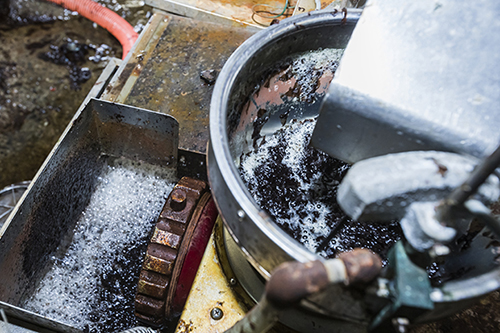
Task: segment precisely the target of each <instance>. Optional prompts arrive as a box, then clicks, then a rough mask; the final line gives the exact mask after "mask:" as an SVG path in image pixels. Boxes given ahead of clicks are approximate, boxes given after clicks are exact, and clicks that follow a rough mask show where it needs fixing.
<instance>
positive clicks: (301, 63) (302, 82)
mask: <svg viewBox="0 0 500 333" xmlns="http://www.w3.org/2000/svg"><path fill="white" fill-rule="evenodd" d="M343 54H344V49H332V48H328V49H321V50H313V51H308V52H304V53H300V54H298V55H296V57H295V58H294V59H293V62H292V65H291V72H292V75H293V77H294V78H295V79H296V80H297V82H298V84H299V86H300V87H301V92H300V96H299V98H300V100H302V101H304V100H306V99H307V96H308V95H309V94H311V93H312V92H314V91H315V90H316V86H317V84H318V82H317V80H318V77H317V76H316V75H315V74H317V73H319V72H324V71H331V72H332V73H333V72H335V70H336V69H337V66H338V62H339V61H340V58H342V55H343Z"/></svg>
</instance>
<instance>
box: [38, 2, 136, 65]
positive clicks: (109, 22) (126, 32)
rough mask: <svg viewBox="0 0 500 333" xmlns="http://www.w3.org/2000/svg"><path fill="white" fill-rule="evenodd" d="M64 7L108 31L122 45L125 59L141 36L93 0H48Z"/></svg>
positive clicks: (121, 19) (125, 22) (113, 13)
mask: <svg viewBox="0 0 500 333" xmlns="http://www.w3.org/2000/svg"><path fill="white" fill-rule="evenodd" d="M47 1H50V2H53V3H55V4H57V5H60V6H63V7H64V8H66V9H69V10H71V11H75V12H78V14H80V15H81V16H83V17H85V18H87V19H89V20H91V21H93V22H95V23H97V24H98V25H100V26H101V27H103V28H104V29H106V30H108V31H109V32H110V33H111V34H112V35H113V36H115V38H116V39H118V41H119V42H120V44H122V48H123V56H122V59H125V57H126V56H127V54H128V52H129V51H130V49H131V48H132V45H134V43H135V41H136V40H137V37H138V36H139V35H138V34H137V32H135V31H134V28H133V27H132V26H131V25H130V24H129V23H128V22H127V21H125V20H124V19H123V18H122V17H121V16H120V15H118V14H116V13H115V12H113V11H112V10H109V9H108V8H106V7H104V6H101V5H100V4H98V3H97V2H94V1H92V0H47Z"/></svg>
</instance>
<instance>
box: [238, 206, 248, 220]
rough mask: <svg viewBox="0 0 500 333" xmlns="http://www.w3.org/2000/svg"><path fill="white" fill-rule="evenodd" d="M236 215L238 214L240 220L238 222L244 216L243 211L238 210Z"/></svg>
mask: <svg viewBox="0 0 500 333" xmlns="http://www.w3.org/2000/svg"><path fill="white" fill-rule="evenodd" d="M237 214H238V217H239V218H240V220H243V219H244V218H245V216H246V214H245V211H244V210H243V209H240V210H238V213H237Z"/></svg>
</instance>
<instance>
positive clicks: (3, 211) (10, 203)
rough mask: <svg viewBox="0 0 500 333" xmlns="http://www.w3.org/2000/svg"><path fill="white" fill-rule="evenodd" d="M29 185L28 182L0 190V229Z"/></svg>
mask: <svg viewBox="0 0 500 333" xmlns="http://www.w3.org/2000/svg"><path fill="white" fill-rule="evenodd" d="M29 184H30V182H29V181H24V182H21V183H18V184H12V185H9V186H6V187H4V188H3V189H1V190H0V229H2V226H3V224H4V223H5V221H7V218H8V217H9V215H10V213H12V211H13V210H14V207H15V206H16V204H17V203H18V202H19V200H20V199H21V196H22V195H23V193H24V191H26V189H27V188H28V186H29Z"/></svg>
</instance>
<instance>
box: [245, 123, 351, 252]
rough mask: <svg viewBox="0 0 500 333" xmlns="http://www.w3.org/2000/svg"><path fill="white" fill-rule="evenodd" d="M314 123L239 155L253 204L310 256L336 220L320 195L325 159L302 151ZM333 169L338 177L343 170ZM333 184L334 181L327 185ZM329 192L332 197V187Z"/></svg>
mask: <svg viewBox="0 0 500 333" xmlns="http://www.w3.org/2000/svg"><path fill="white" fill-rule="evenodd" d="M314 124H315V122H314V121H312V120H308V121H304V122H293V123H292V124H291V125H289V126H286V127H284V128H283V129H281V130H279V131H278V132H277V133H276V134H275V135H270V136H267V137H266V141H265V142H264V143H263V144H262V145H260V147H259V148H258V149H256V150H254V151H253V152H252V153H250V154H248V155H247V156H244V158H243V159H242V163H241V168H240V172H241V175H242V178H243V180H244V181H245V183H247V186H248V187H249V189H250V192H251V193H252V195H253V197H254V199H255V200H256V201H257V204H258V205H259V206H261V207H263V208H265V209H266V210H268V211H269V212H270V214H271V215H272V216H273V217H274V218H275V222H276V223H277V224H278V225H281V226H285V227H286V229H287V230H289V231H291V232H292V234H293V236H294V237H295V238H296V239H297V240H298V241H300V243H302V244H303V245H304V246H305V247H306V248H308V249H309V250H311V251H315V250H316V248H317V247H318V245H319V242H320V241H321V240H322V239H324V238H325V237H327V236H328V234H329V232H330V231H331V229H332V227H333V225H334V224H335V222H336V220H337V219H336V218H335V217H334V216H332V214H333V212H332V207H331V202H330V200H331V199H332V198H330V197H329V194H328V193H323V192H325V191H324V190H325V188H324V186H326V185H327V184H329V183H330V181H325V178H324V176H325V175H326V173H325V171H326V170H323V169H322V168H324V166H326V165H327V160H328V159H329V157H328V155H325V154H322V153H319V152H315V151H313V150H312V149H311V148H309V147H308V144H309V139H310V136H311V133H312V131H313V129H314ZM318 167H319V168H318ZM335 169H336V170H334V172H335V173H338V172H340V173H344V172H345V170H347V165H346V164H345V163H341V162H340V165H338V166H337V165H335ZM327 172H328V171H327ZM337 184H338V182H336V181H334V183H333V184H330V185H333V186H335V185H337ZM330 190H331V193H335V190H336V188H335V187H333V188H330ZM331 193H330V194H331ZM270 197H276V198H277V199H273V200H269V199H270ZM278 198H279V199H278ZM313 199H318V200H313Z"/></svg>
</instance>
